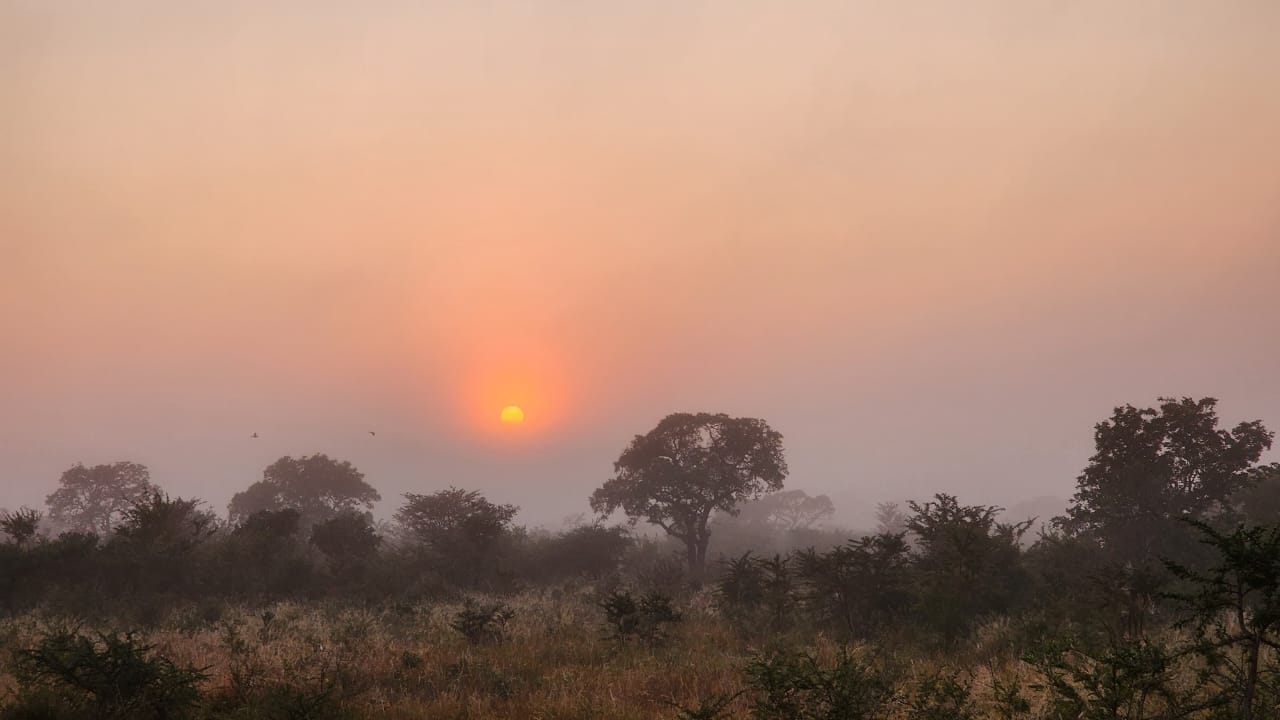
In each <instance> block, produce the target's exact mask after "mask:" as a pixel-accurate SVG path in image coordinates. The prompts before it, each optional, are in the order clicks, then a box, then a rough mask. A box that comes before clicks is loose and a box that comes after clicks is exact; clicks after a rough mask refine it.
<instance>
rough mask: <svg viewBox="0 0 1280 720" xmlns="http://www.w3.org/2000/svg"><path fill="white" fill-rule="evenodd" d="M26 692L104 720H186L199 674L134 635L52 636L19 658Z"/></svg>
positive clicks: (63, 633) (67, 632)
mask: <svg viewBox="0 0 1280 720" xmlns="http://www.w3.org/2000/svg"><path fill="white" fill-rule="evenodd" d="M16 674H17V677H18V679H19V682H20V683H21V684H22V687H23V690H24V692H31V691H38V690H47V691H50V692H51V693H52V694H53V695H54V696H55V697H57V698H59V699H61V700H63V701H65V702H66V703H67V705H69V706H71V707H73V708H80V709H83V710H85V711H87V712H88V713H89V714H90V715H91V716H92V717H95V718H102V719H103V720H115V719H117V718H118V719H120V720H134V719H137V720H146V719H147V718H155V719H156V720H170V719H176V718H183V717H187V716H189V715H190V714H191V711H192V710H193V708H194V707H195V705H196V703H197V702H198V701H199V699H200V694H199V690H198V688H197V685H198V684H199V683H200V682H201V681H203V680H204V679H205V673H204V671H202V670H198V669H196V668H193V667H190V666H185V667H184V666H178V665H176V664H175V663H173V662H172V661H170V660H169V659H168V658H166V657H164V656H163V655H160V654H158V653H156V652H155V647H154V646H152V645H148V644H145V643H143V642H141V641H139V640H137V639H136V638H135V637H134V636H133V635H128V634H125V635H120V634H117V633H100V634H98V635H96V636H95V637H92V638H91V637H87V636H85V635H82V634H80V633H79V632H76V631H72V630H59V631H53V632H51V633H49V634H48V635H46V636H44V637H43V638H42V639H41V640H40V642H39V643H38V644H37V645H36V646H35V647H32V648H28V649H25V650H21V651H19V652H18V653H17V658H16Z"/></svg>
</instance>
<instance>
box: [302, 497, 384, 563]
mask: <svg viewBox="0 0 1280 720" xmlns="http://www.w3.org/2000/svg"><path fill="white" fill-rule="evenodd" d="M381 544H382V538H380V537H378V533H377V532H376V531H375V530H374V528H373V525H372V523H370V522H369V518H368V516H366V515H364V514H363V513H355V512H350V511H347V512H343V513H340V514H338V515H335V516H333V517H331V518H329V519H328V520H324V521H322V522H319V523H316V524H315V525H313V526H312V527H311V545H312V546H314V547H315V548H316V549H317V550H319V551H320V552H321V554H323V555H324V557H325V560H327V561H328V563H329V569H330V570H332V571H333V573H334V574H336V575H342V576H349V575H352V574H354V573H356V572H358V571H359V569H360V568H361V567H363V566H364V564H365V563H367V562H368V561H369V559H370V558H372V557H373V556H374V554H375V553H377V552H378V546H379V545H381Z"/></svg>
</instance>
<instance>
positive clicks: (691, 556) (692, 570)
mask: <svg viewBox="0 0 1280 720" xmlns="http://www.w3.org/2000/svg"><path fill="white" fill-rule="evenodd" d="M684 552H685V558H686V559H687V560H688V562H689V577H691V578H693V579H694V581H695V582H701V581H702V564H701V563H699V562H698V541H697V539H695V538H694V536H693V535H690V536H689V537H687V538H685V541H684Z"/></svg>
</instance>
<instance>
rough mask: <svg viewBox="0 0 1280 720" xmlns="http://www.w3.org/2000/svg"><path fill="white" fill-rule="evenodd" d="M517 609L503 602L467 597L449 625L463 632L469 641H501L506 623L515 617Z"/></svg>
mask: <svg viewBox="0 0 1280 720" xmlns="http://www.w3.org/2000/svg"><path fill="white" fill-rule="evenodd" d="M515 616H516V614H515V611H513V610H512V609H511V608H509V607H507V606H506V605H505V604H503V603H478V602H476V601H475V600H473V599H471V598H467V601H466V604H465V605H464V606H463V608H462V610H460V611H458V613H457V614H456V615H454V616H453V620H452V621H451V622H450V623H449V627H451V628H453V629H454V630H457V631H458V632H460V633H462V636H463V637H465V638H466V639H467V640H468V641H469V642H472V643H484V642H499V641H501V640H502V638H503V635H504V633H505V629H506V624H507V623H508V622H510V621H511V618H513V617H515Z"/></svg>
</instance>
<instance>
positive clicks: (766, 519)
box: [740, 490, 836, 532]
mask: <svg viewBox="0 0 1280 720" xmlns="http://www.w3.org/2000/svg"><path fill="white" fill-rule="evenodd" d="M740 511H741V513H742V518H743V520H749V521H754V522H759V523H763V524H767V525H769V526H770V527H772V528H774V529H775V530H778V531H782V532H789V531H793V530H808V529H810V528H812V527H814V526H815V525H818V524H819V523H821V522H822V521H824V520H827V519H829V518H830V517H831V516H832V515H834V514H835V511H836V508H835V505H833V504H832V502H831V498H829V497H827V496H826V495H815V496H811V495H809V494H808V493H806V492H805V491H803V490H783V491H781V492H776V493H770V494H769V495H764V496H761V497H760V498H759V499H757V500H753V501H751V502H748V503H743V504H742V506H740ZM748 514H749V515H750V518H748V517H747V515H748Z"/></svg>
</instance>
